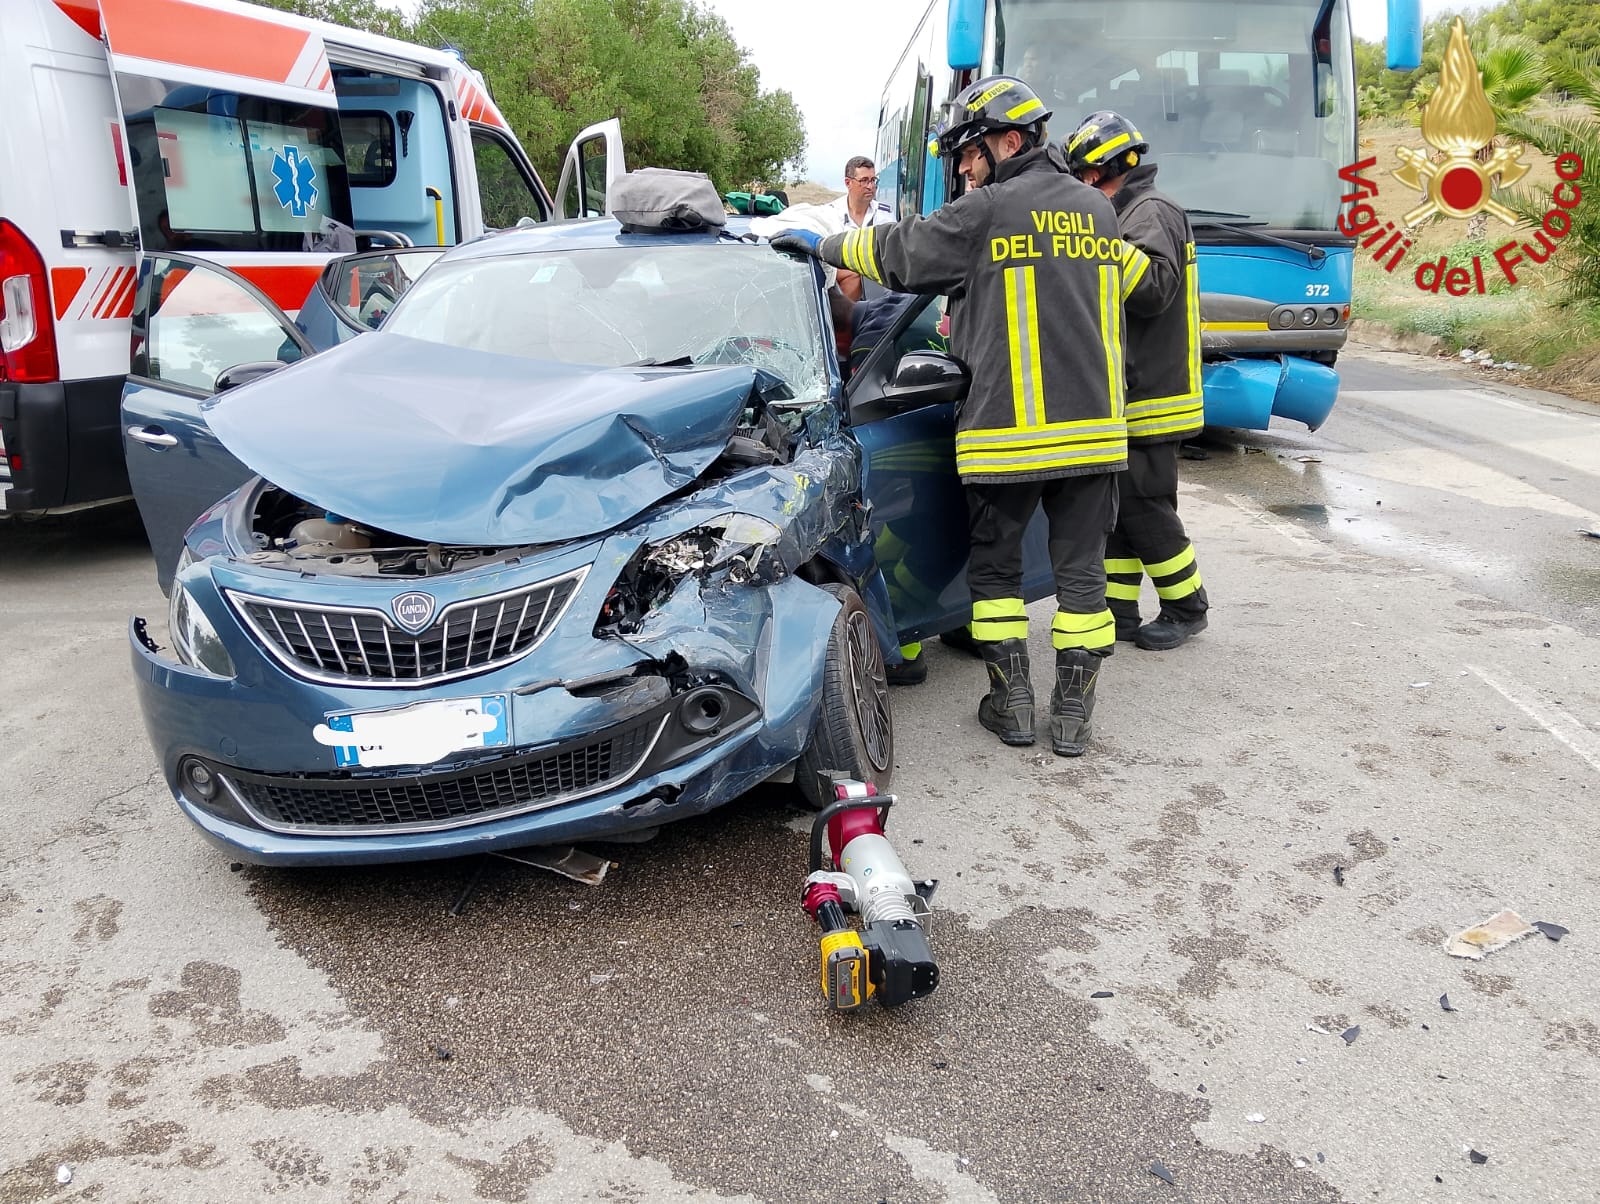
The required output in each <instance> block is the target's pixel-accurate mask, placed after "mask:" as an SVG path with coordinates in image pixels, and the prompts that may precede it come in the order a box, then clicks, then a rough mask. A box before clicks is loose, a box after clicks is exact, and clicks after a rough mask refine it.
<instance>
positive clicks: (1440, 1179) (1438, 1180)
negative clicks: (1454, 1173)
mask: <svg viewBox="0 0 1600 1204" xmlns="http://www.w3.org/2000/svg"><path fill="white" fill-rule="evenodd" d="M1433 1181H1434V1182H1435V1183H1443V1182H1444V1177H1443V1176H1442V1175H1435V1176H1434V1177H1433Z"/></svg>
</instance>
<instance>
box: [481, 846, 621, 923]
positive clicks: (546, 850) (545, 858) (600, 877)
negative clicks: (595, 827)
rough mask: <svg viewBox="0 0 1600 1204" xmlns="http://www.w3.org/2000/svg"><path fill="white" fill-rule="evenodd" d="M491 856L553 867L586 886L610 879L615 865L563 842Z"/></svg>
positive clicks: (536, 866) (539, 866)
mask: <svg viewBox="0 0 1600 1204" xmlns="http://www.w3.org/2000/svg"><path fill="white" fill-rule="evenodd" d="M491 856H494V857H503V858H504V859H505V860H507V861H515V862H516V863H517V864H519V865H530V866H532V867H533V868H534V869H539V870H549V871H550V872H551V873H552V874H560V875H561V876H562V877H563V878H571V879H572V880H573V881H574V882H582V883H583V884H584V885H585V886H599V885H600V884H601V883H602V882H604V881H605V880H606V871H607V870H609V869H610V868H611V863H610V862H609V861H606V860H605V859H604V858H601V857H596V856H595V855H594V854H593V853H585V852H584V851H583V850H581V849H574V848H572V847H570V846H562V845H542V846H539V847H537V848H530V849H518V850H517V851H516V852H515V853H493V854H491ZM573 910H576V908H574V909H573Z"/></svg>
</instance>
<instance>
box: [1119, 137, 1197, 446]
mask: <svg viewBox="0 0 1600 1204" xmlns="http://www.w3.org/2000/svg"><path fill="white" fill-rule="evenodd" d="M1155 178H1156V169H1155V166H1154V165H1153V164H1142V165H1140V166H1138V167H1135V168H1134V169H1133V170H1132V171H1130V172H1129V173H1128V176H1127V179H1126V180H1125V181H1124V183H1123V185H1122V187H1121V188H1119V189H1117V191H1116V194H1115V195H1114V196H1112V198H1111V203H1112V204H1113V205H1114V206H1115V207H1116V210H1117V220H1118V221H1119V223H1120V224H1121V228H1122V237H1123V238H1124V239H1126V240H1127V241H1128V242H1130V243H1132V244H1133V245H1134V246H1136V247H1138V248H1139V249H1140V250H1142V251H1143V252H1144V253H1145V254H1146V255H1148V256H1149V257H1150V267H1149V268H1148V270H1146V271H1145V273H1144V276H1143V278H1142V279H1140V280H1138V281H1137V282H1136V287H1134V288H1133V290H1132V291H1131V292H1130V293H1129V295H1128V304H1127V311H1128V404H1127V411H1126V412H1127V419H1128V438H1129V439H1131V440H1133V441H1135V442H1139V443H1170V442H1174V441H1176V440H1178V439H1183V438H1185V437H1187V436H1189V435H1192V434H1194V433H1195V432H1196V431H1198V430H1199V429H1200V428H1201V426H1202V425H1203V424H1204V408H1205V407H1204V401H1203V398H1202V396H1201V388H1200V273H1199V270H1198V268H1197V266H1196V264H1195V255H1194V231H1193V230H1191V229H1190V228H1189V218H1188V216H1187V215H1186V214H1185V213H1184V211H1183V208H1182V206H1180V205H1178V204H1177V203H1176V202H1175V201H1173V200H1171V199H1170V198H1168V197H1167V196H1165V195H1164V194H1162V193H1159V192H1157V191H1156V189H1155Z"/></svg>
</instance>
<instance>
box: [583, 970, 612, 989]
mask: <svg viewBox="0 0 1600 1204" xmlns="http://www.w3.org/2000/svg"><path fill="white" fill-rule="evenodd" d="M615 977H616V974H614V973H612V972H610V971H606V972H605V973H602V972H600V971H599V970H591V971H589V985H590V986H591V987H603V986H605V984H606V983H608V982H610V981H611V980H612V979H613V978H615Z"/></svg>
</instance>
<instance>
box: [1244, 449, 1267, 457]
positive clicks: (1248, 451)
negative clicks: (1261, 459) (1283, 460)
mask: <svg viewBox="0 0 1600 1204" xmlns="http://www.w3.org/2000/svg"><path fill="white" fill-rule="evenodd" d="M1244 454H1245V455H1247V456H1264V455H1266V454H1267V451H1266V448H1264V447H1247V448H1245V449H1244Z"/></svg>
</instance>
